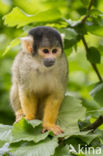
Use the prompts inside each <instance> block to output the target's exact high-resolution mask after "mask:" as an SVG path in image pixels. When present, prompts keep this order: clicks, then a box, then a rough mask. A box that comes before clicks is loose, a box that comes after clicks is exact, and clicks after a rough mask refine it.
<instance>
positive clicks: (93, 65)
mask: <svg viewBox="0 0 103 156" xmlns="http://www.w3.org/2000/svg"><path fill="white" fill-rule="evenodd" d="M82 42H83V44H84V47H85V50H86V52H87V53H88V45H87V43H86V40H85V38H84V36H83V37H82ZM91 65H92V67H93V69H94V71H95V72H96V74H97V76H98V78H99V80H100V82H102V77H101V75H100V73H99V70H98V68H97V66H96V64H94V63H91Z"/></svg>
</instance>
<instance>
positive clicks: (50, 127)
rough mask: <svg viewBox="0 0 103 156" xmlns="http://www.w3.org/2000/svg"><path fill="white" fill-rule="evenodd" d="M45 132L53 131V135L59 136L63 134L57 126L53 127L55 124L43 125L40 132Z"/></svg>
mask: <svg viewBox="0 0 103 156" xmlns="http://www.w3.org/2000/svg"><path fill="white" fill-rule="evenodd" d="M47 130H51V131H53V133H54V134H55V135H59V134H61V133H64V131H63V130H62V129H61V128H60V127H59V126H58V125H55V124H45V125H43V130H42V132H43V133H44V132H46V131H47Z"/></svg>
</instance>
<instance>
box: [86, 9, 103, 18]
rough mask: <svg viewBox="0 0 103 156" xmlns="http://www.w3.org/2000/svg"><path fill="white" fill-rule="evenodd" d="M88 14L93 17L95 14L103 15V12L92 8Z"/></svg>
mask: <svg viewBox="0 0 103 156" xmlns="http://www.w3.org/2000/svg"><path fill="white" fill-rule="evenodd" d="M88 15H91V16H93V17H95V16H103V12H102V11H100V10H98V9H91V10H90V11H89V12H88Z"/></svg>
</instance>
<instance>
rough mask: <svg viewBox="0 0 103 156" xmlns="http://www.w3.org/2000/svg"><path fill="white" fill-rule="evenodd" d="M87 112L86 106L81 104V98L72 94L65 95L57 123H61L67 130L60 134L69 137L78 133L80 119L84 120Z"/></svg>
mask: <svg viewBox="0 0 103 156" xmlns="http://www.w3.org/2000/svg"><path fill="white" fill-rule="evenodd" d="M80 112H81V113H80ZM85 113H86V112H85V108H84V107H83V106H82V105H81V101H80V100H78V99H76V98H74V97H71V96H65V98H64V102H63V104H62V106H61V109H60V112H59V116H58V120H57V124H58V125H60V126H61V127H62V128H63V129H64V132H65V133H64V134H62V135H60V136H65V137H66V138H68V137H69V136H71V135H73V134H76V133H78V132H79V127H78V120H79V119H82V120H83V119H84V118H85Z"/></svg>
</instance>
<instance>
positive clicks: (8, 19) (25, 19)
mask: <svg viewBox="0 0 103 156" xmlns="http://www.w3.org/2000/svg"><path fill="white" fill-rule="evenodd" d="M60 18H61V13H60V11H59V10H57V9H51V10H47V11H43V12H40V13H38V14H35V15H28V14H26V13H25V12H24V11H22V10H21V9H20V8H18V7H15V8H13V10H12V11H11V12H10V13H9V14H7V15H5V16H4V20H5V22H4V23H5V24H7V25H8V26H18V27H22V26H25V25H27V24H29V23H34V22H50V21H55V20H57V19H60ZM15 19H16V20H15Z"/></svg>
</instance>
